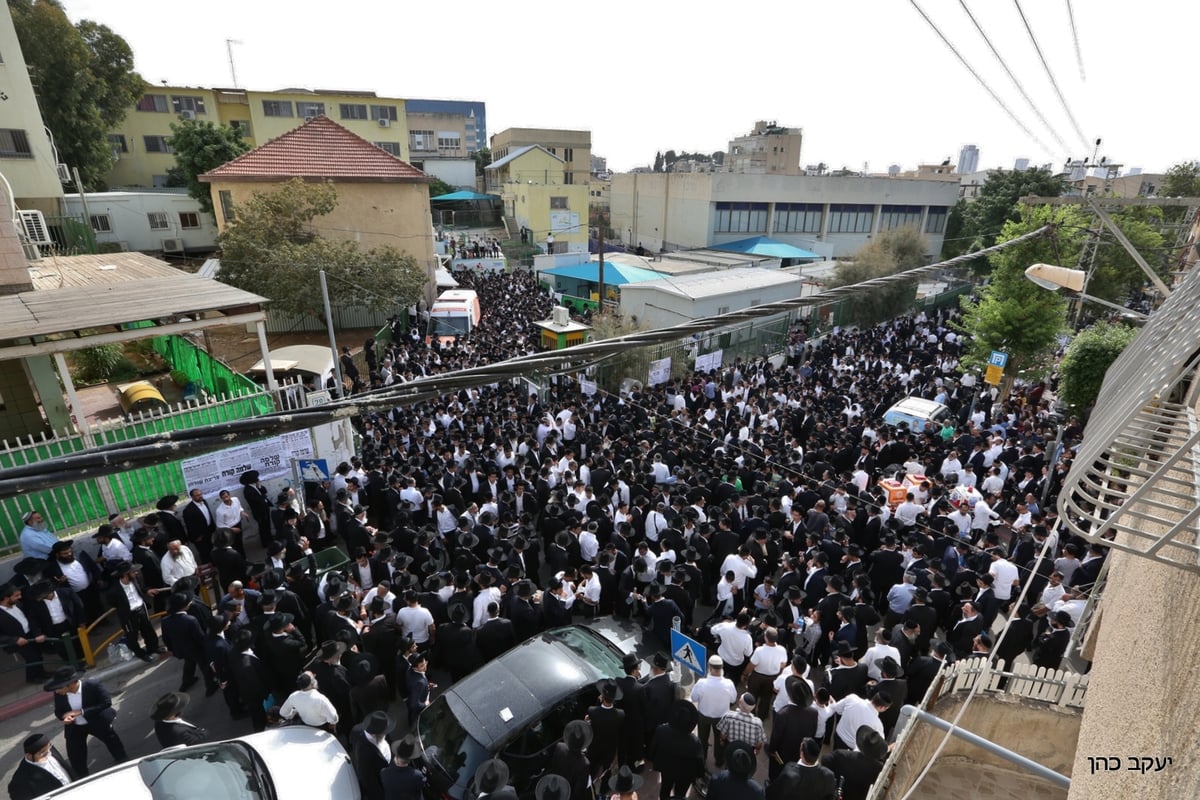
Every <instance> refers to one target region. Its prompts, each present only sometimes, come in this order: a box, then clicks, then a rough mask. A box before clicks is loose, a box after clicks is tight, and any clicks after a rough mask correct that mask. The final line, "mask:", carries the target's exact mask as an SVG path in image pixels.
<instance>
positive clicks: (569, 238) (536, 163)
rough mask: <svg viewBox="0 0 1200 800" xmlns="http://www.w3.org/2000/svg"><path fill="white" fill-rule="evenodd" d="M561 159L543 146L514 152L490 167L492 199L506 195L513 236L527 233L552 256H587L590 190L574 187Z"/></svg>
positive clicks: (488, 188) (488, 180)
mask: <svg viewBox="0 0 1200 800" xmlns="http://www.w3.org/2000/svg"><path fill="white" fill-rule="evenodd" d="M565 167H566V165H565V164H564V162H563V159H562V157H561V156H557V155H555V154H554V153H551V152H550V151H549V150H547V149H546V148H544V147H542V146H541V145H527V146H525V147H518V148H515V149H513V150H511V151H510V152H509V153H508V154H507V155H505V156H504V157H503V158H500V159H497V160H495V161H493V162H492V163H491V164H489V165H488V166H487V167H485V168H484V170H483V174H484V182H485V186H486V191H487V192H488V193H489V194H498V195H500V198H501V201H502V202H503V204H504V216H505V217H506V219H507V220H508V225H509V226H510V233H511V234H514V235H515V234H516V231H517V230H520V229H521V228H525V229H527V230H528V231H530V232H531V233H532V236H533V240H532V241H533V243H534V244H540V245H542V246H543V247H545V248H546V251H547V252H551V253H565V252H584V251H586V250H587V240H588V207H589V200H590V198H589V189H590V188H591V186H593V185H594V184H570V183H567V181H566V170H565Z"/></svg>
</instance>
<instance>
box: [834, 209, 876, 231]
mask: <svg viewBox="0 0 1200 800" xmlns="http://www.w3.org/2000/svg"><path fill="white" fill-rule="evenodd" d="M874 219H875V207H874V206H864V205H854V204H852V203H834V204H832V205H830V206H829V232H830V233H870V232H871V222H872V221H873V220H874Z"/></svg>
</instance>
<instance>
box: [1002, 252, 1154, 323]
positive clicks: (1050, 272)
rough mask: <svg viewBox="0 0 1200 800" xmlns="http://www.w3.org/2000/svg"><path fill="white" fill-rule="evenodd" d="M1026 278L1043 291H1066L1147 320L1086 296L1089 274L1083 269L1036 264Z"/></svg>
mask: <svg viewBox="0 0 1200 800" xmlns="http://www.w3.org/2000/svg"><path fill="white" fill-rule="evenodd" d="M1025 277H1026V278H1028V279H1029V280H1030V281H1032V282H1033V283H1035V284H1037V285H1038V286H1040V287H1042V288H1043V289H1049V290H1050V291H1052V292H1056V291H1058V290H1059V289H1066V290H1067V291H1069V292H1072V293H1073V294H1074V295H1075V296H1076V297H1078V298H1079V299H1081V300H1086V301H1088V302H1089V303H1096V304H1098V305H1102V306H1105V307H1107V308H1111V309H1113V310H1115V311H1120V312H1121V313H1122V314H1124V315H1126V316H1130V317H1136V318H1137V319H1139V320H1142V321H1145V320H1146V315H1145V314H1142V313H1140V312H1138V311H1134V310H1133V309H1131V308H1126V307H1125V306H1120V305H1117V304H1116V303H1110V302H1109V301H1107V300H1101V299H1100V298H1099V297H1093V296H1092V295H1090V294H1084V292H1083V287H1084V283H1085V281H1086V280H1087V273H1085V272H1084V271H1083V270H1081V269H1069V268H1067V267H1056V266H1054V265H1053V264H1034V265H1032V266H1030V267H1028V268H1026V270H1025Z"/></svg>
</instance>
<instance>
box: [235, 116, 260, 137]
mask: <svg viewBox="0 0 1200 800" xmlns="http://www.w3.org/2000/svg"><path fill="white" fill-rule="evenodd" d="M229 127H231V128H233V129H234V130H235V131H238V132H240V133H241V134H242V138H243V139H249V138H251V137H252V136H254V134H253V133H252V132H251V130H250V120H248V119H231V120H229Z"/></svg>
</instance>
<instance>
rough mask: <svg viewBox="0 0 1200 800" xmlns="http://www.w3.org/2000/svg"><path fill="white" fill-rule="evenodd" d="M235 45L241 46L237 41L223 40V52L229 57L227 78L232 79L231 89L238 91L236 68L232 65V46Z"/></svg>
mask: <svg viewBox="0 0 1200 800" xmlns="http://www.w3.org/2000/svg"><path fill="white" fill-rule="evenodd" d="M235 44H241V42H240V41H239V40H237V39H226V40H225V52H226V53H227V54H228V55H229V77H231V78H232V79H233V88H235V89H239V88H241V87H239V86H238V80H237V68H236V67H235V66H234V65H233V46H234V45H235Z"/></svg>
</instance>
